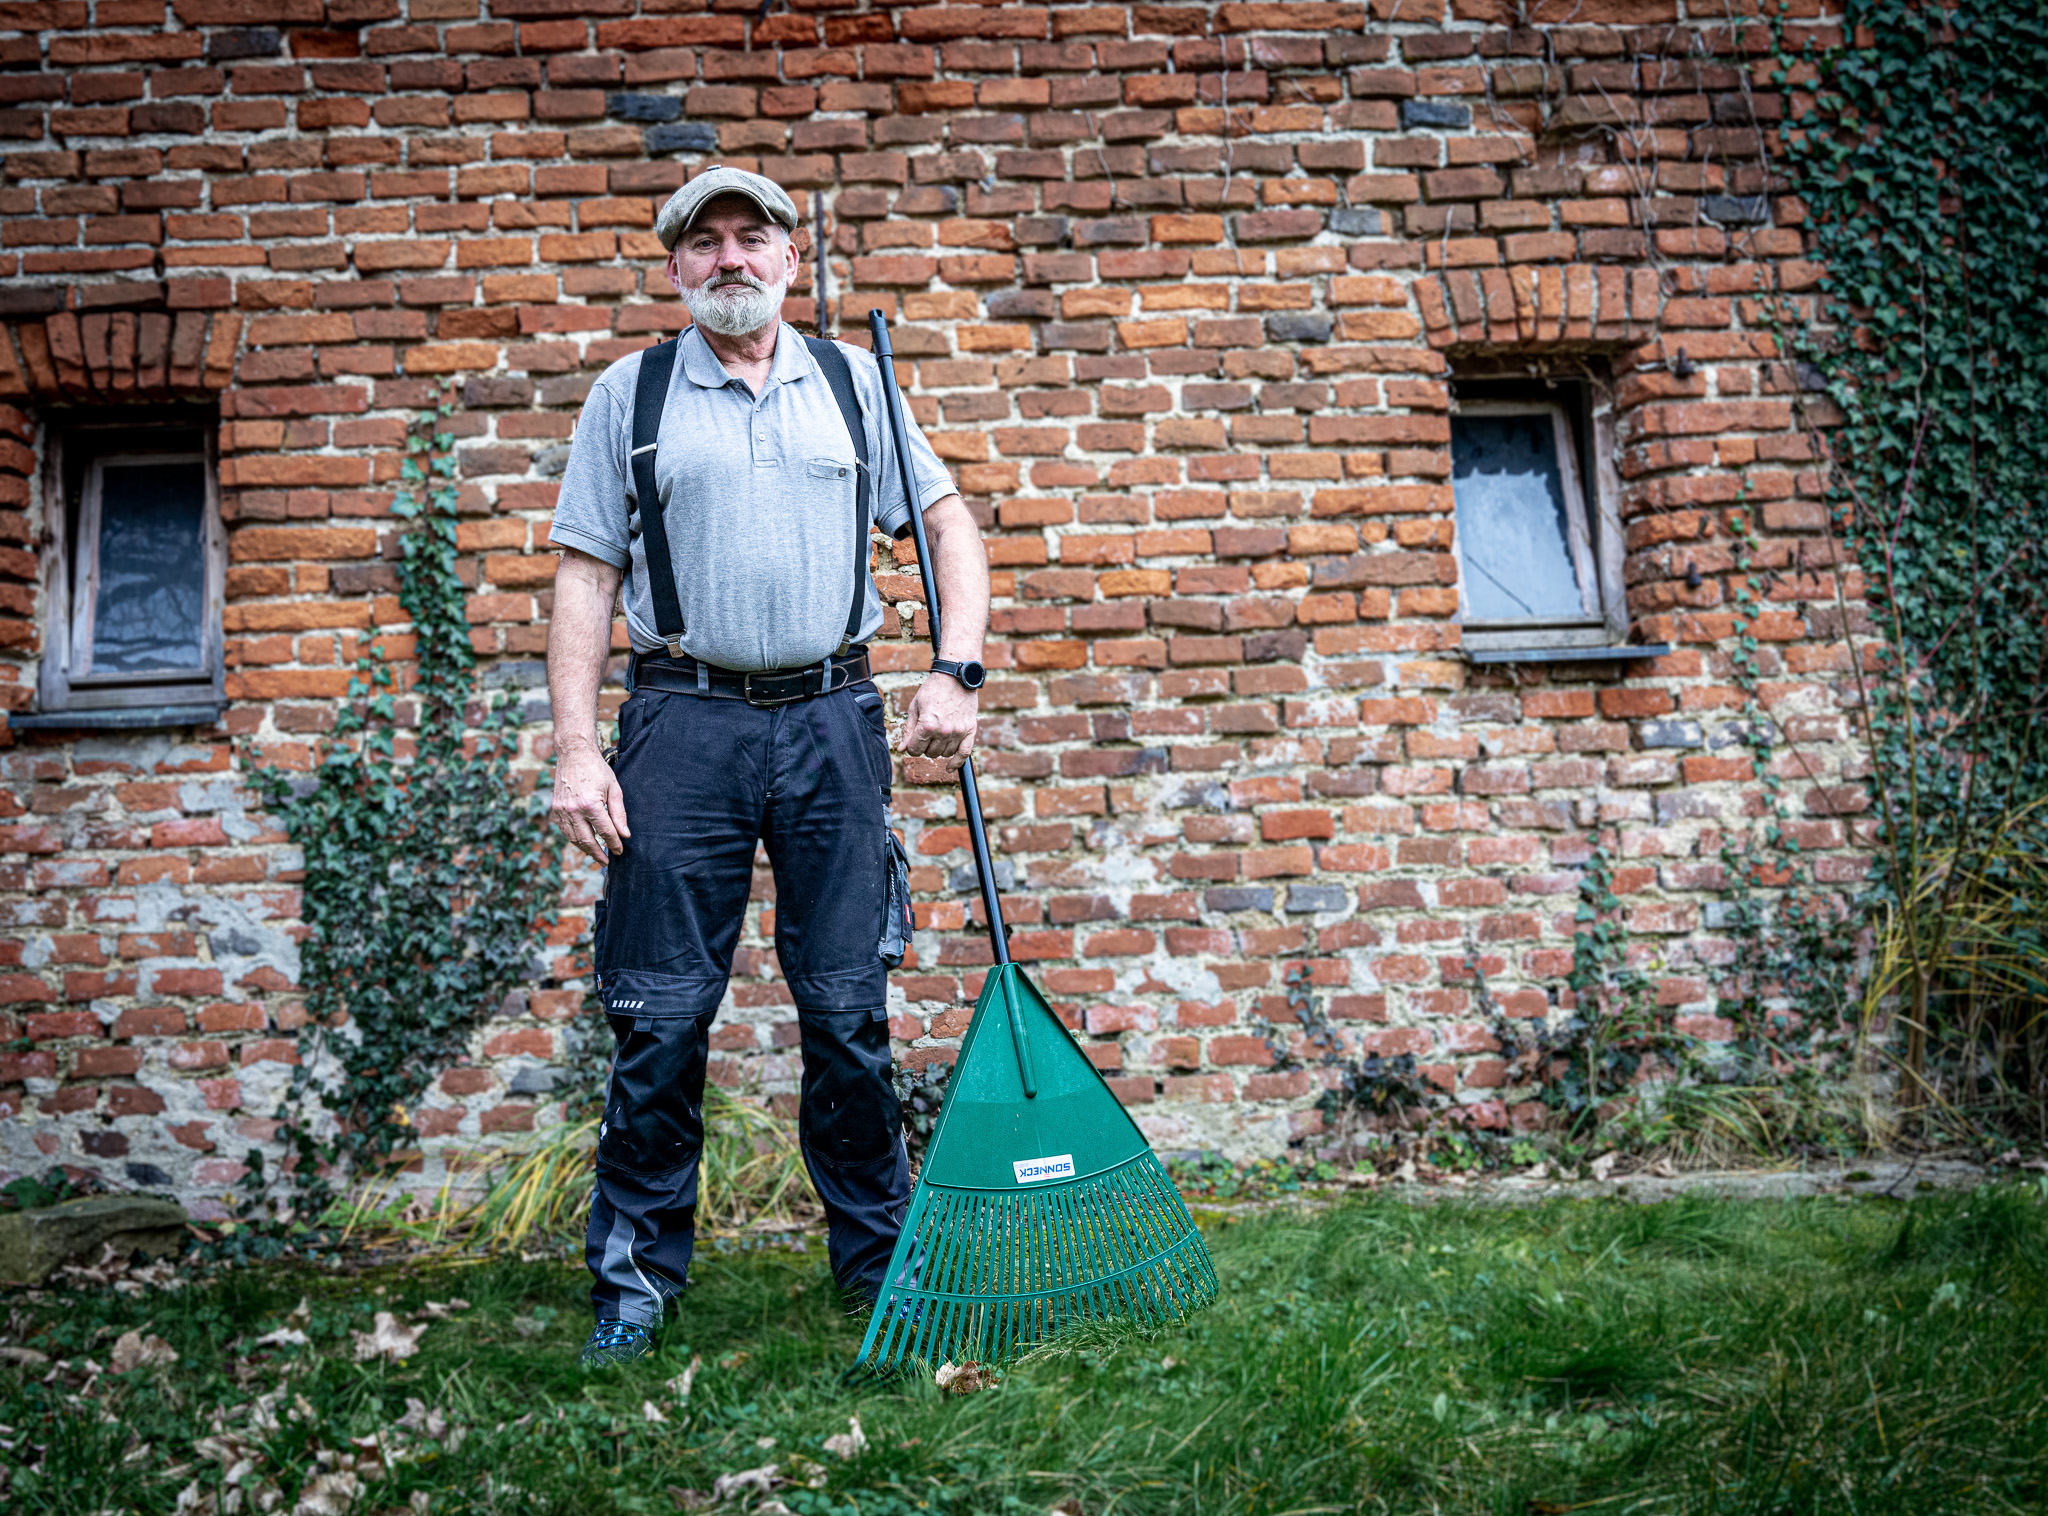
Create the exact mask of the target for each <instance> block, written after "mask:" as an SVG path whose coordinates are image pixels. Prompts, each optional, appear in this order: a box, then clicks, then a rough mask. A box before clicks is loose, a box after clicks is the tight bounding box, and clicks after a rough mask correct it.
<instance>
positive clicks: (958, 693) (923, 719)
mask: <svg viewBox="0 0 2048 1516" xmlns="http://www.w3.org/2000/svg"><path fill="white" fill-rule="evenodd" d="M980 714H981V702H980V700H979V699H978V697H977V696H976V695H975V692H974V691H973V690H970V689H969V688H967V686H966V685H964V684H962V683H961V682H960V681H959V680H957V679H955V678H953V677H952V676H951V675H949V674H930V675H927V676H926V678H925V681H924V683H923V684H921V685H919V686H918V689H917V694H916V696H915V697H913V698H912V700H911V702H910V719H909V720H907V721H905V722H904V723H903V736H902V737H901V738H900V739H899V740H898V742H897V744H896V745H897V746H898V747H899V748H900V749H901V750H902V751H904V752H906V753H908V754H910V755H911V756H912V757H914V758H937V759H940V760H942V761H943V762H944V763H945V765H946V772H947V773H949V774H957V773H959V772H960V766H961V765H962V764H964V763H966V762H967V755H968V754H969V753H971V752H973V751H974V728H975V725H976V723H977V721H978V720H979V719H980Z"/></svg>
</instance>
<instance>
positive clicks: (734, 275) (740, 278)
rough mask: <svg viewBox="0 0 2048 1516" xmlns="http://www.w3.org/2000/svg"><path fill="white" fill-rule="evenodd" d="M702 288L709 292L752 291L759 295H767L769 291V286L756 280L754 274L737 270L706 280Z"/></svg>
mask: <svg viewBox="0 0 2048 1516" xmlns="http://www.w3.org/2000/svg"><path fill="white" fill-rule="evenodd" d="M702 287H703V288H704V289H708V290H721V289H735V288H737V289H750V290H754V291H756V292H757V293H765V292H766V290H767V289H768V285H767V284H766V283H765V282H764V281H762V280H760V279H756V278H755V277H754V276H753V275H752V274H749V273H746V272H744V271H741V270H737V269H736V270H734V271H733V272H731V273H727V274H718V275H716V276H714V277H713V278H710V279H707V280H705V281H704V283H703V286H702Z"/></svg>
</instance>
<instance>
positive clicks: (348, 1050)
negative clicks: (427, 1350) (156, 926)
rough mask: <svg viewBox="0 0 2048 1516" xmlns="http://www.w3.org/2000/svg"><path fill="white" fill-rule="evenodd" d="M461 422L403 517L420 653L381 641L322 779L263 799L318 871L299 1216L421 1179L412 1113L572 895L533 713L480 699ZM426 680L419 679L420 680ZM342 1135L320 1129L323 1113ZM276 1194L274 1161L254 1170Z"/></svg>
mask: <svg viewBox="0 0 2048 1516" xmlns="http://www.w3.org/2000/svg"><path fill="white" fill-rule="evenodd" d="M451 414H453V406H452V404H451V403H450V401H449V399H448V397H447V395H446V394H445V393H444V394H443V395H442V396H441V397H440V399H439V401H438V403H437V404H436V406H435V407H434V408H433V409H432V410H427V411H422V412H421V413H420V414H418V415H417V416H416V417H414V418H413V420H412V422H411V424H410V426H409V428H408V433H407V438H406V456H405V462H404V465H403V469H402V472H401V476H400V483H399V488H398V491H397V494H396V498H395V500H394V503H393V506H392V511H393V514H394V515H396V516H398V517H399V518H400V519H401V520H405V521H409V522H412V523H413V526H412V529H411V530H409V531H407V532H405V533H404V534H403V535H402V536H401V537H400V539H399V559H398V583H399V590H398V600H399V604H400V606H401V607H402V608H403V609H404V611H405V613H406V615H407V616H408V617H410V618H411V621H412V624H413V635H412V639H411V640H412V647H411V653H412V659H411V663H410V667H409V668H407V667H406V666H404V665H403V664H401V663H399V662H397V661H395V660H394V654H402V653H403V651H404V646H403V639H390V640H391V641H392V642H393V643H395V644H396V645H395V646H387V645H386V640H385V639H377V640H373V641H366V643H365V645H364V647H363V649H362V652H361V656H360V657H359V658H358V659H357V662H356V665H355V673H354V677H353V678H352V679H351V681H350V684H349V691H348V698H347V700H346V702H345V703H344V704H343V706H342V707H341V709H340V711H339V713H338V716H337V718H336V722H335V726H334V731H333V733H332V734H331V736H329V737H328V738H326V739H325V740H323V741H322V742H321V744H320V748H319V754H318V758H317V762H316V764H315V766H314V769H313V772H312V774H311V775H310V776H302V777H299V778H294V777H292V776H291V775H290V774H289V773H288V772H286V771H285V770H282V769H279V768H262V769H257V770H256V772H255V775H254V784H255V787H256V789H257V791H258V793H259V794H260V795H261V797H262V799H263V801H264V804H265V805H266V807H267V808H268V809H269V810H270V812H271V813H272V814H273V815H274V816H275V817H277V819H278V821H279V823H280V825H281V826H282V828H283V830H284V831H285V833H286V835H287V836H288V837H289V838H290V839H291V840H292V841H293V842H294V843H296V844H297V845H298V846H299V848H300V849H301V850H302V851H303V853H304V857H305V875H304V880H305V882H304V886H303V889H304V907H303V913H304V921H305V923H306V926H307V927H308V928H309V936H308V939H307V942H306V945H305V949H304V953H303V962H302V972H301V979H302V981H303V983H304V985H305V989H306V1009H307V1012H308V1015H309V1018H310V1026H311V1028H312V1034H311V1037H310V1039H309V1040H308V1044H307V1045H305V1046H303V1047H302V1048H301V1055H302V1056H301V1062H300V1064H299V1066H298V1067H297V1068H296V1069H295V1070H294V1071H293V1082H292V1086H291V1090H290V1093H289V1095H288V1097H287V1099H286V1103H285V1106H284V1108H283V1109H281V1110H280V1111H279V1113H278V1114H279V1117H280V1118H281V1120H282V1121H283V1123H284V1136H285V1139H286V1142H287V1145H288V1147H289V1148H291V1150H292V1151H293V1153H294V1157H295V1166H296V1168H297V1176H296V1179H295V1181H294V1183H295V1187H296V1188H297V1189H298V1190H299V1192H300V1194H301V1197H302V1202H303V1203H302V1204H301V1206H300V1214H301V1215H302V1216H303V1215H306V1214H307V1213H308V1212H311V1213H315V1214H317V1212H318V1211H319V1210H321V1209H323V1208H324V1205H325V1203H326V1202H327V1201H328V1200H331V1198H332V1196H333V1193H334V1185H335V1183H336V1182H337V1181H338V1179H339V1178H340V1177H341V1176H343V1175H345V1174H348V1173H350V1172H356V1173H376V1172H380V1171H385V1170H388V1169H389V1168H391V1167H392V1166H393V1165H395V1164H397V1163H400V1162H402V1161H403V1160H404V1159H405V1158H406V1157H407V1156H409V1155H408V1154H407V1151H406V1150H407V1149H408V1148H409V1147H411V1145H412V1144H413V1143H414V1142H415V1141H416V1139H417V1132H416V1129H415V1127H414V1124H413V1120H412V1110H413V1108H414V1107H415V1105H416V1104H417V1102H418V1101H419V1098H420V1096H421V1095H422V1094H423V1093H424V1092H425V1090H426V1088H427V1086H428V1084H429V1083H430V1082H431V1081H432V1080H433V1079H434V1078H435V1077H436V1075H438V1074H439V1073H440V1071H441V1070H442V1069H443V1068H444V1067H445V1066H446V1065H447V1064H448V1063H449V1062H450V1061H452V1060H453V1059H454V1058H456V1057H458V1056H459V1055H460V1054H461V1053H462V1051H463V1050H464V1048H465V1047H466V1045H467V1042H468V1039H469V1037H470V1034H471V1032H472V1030H473V1029H474V1027H475V1026H476V1023H477V1021H478V1019H479V1018H480V1017H482V1016H484V1015H486V1014H488V1013H489V1012H491V1011H493V1010H495V1009H496V1008H497V1007H498V1006H499V1005H500V1004H502V1003H503V1002H504V1000H505V999H506V997H507V995H508V994H510V993H511V992H512V991H513V990H515V989H516V988H517V987H518V986H519V985H520V984H521V983H522V982H526V981H530V980H533V979H535V978H537V977H539V976H540V974H541V973H542V972H543V968H542V965H541V964H540V963H539V962H538V961H537V953H538V950H539V948H540V946H541V943H542V939H543V936H544V933H545V932H546V929H547V927H548V926H549V925H550V924H551V921H552V912H553V910H554V907H555V903H556V901H557V899H558V897H559V895H560V890H561V865H560V860H559V858H558V856H557V855H556V852H555V850H554V848H553V846H552V845H551V842H550V838H549V833H548V829H547V823H546V817H547V805H546V801H545V798H544V796H542V795H541V794H540V793H539V792H538V790H537V788H536V787H535V786H533V785H532V783H531V780H530V776H527V775H523V774H521V773H520V772H519V771H517V770H515V768H514V760H515V759H516V758H517V757H518V753H519V724H520V718H519V710H518V706H517V702H516V701H515V700H513V699H511V698H507V699H504V700H500V701H497V702H494V703H493V702H482V701H479V700H478V699H477V690H476V662H477V658H476V650H475V647H474V645H473V644H472V642H471V640H470V629H469V622H468V616H467V605H466V602H467V597H468V593H469V591H468V588H467V586H466V585H465V584H464V583H463V581H462V578H461V576H460V574H459V573H458V572H457V543H456V502H457V493H458V492H457V489H456V486H455V483H454V479H455V456H454V452H453V448H454V438H453V437H452V436H451V435H450V434H449V433H448V432H447V431H446V430H444V429H443V427H442V425H441V423H442V422H443V421H444V420H445V418H446V417H448V416H449V415H451ZM407 674H409V675H410V678H409V679H407V678H406V677H404V676H405V675H407ZM316 1111H319V1112H324V1113H326V1114H327V1115H328V1116H331V1118H332V1122H331V1124H320V1125H318V1126H316V1122H315V1116H314V1113H315V1112H316ZM248 1161H249V1163H250V1166H251V1170H252V1178H253V1179H254V1181H255V1184H256V1186H257V1187H258V1188H259V1190H260V1188H261V1186H262V1184H263V1182H264V1175H263V1169H262V1164H261V1155H260V1152H256V1151H252V1152H251V1154H250V1155H249V1156H248Z"/></svg>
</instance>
